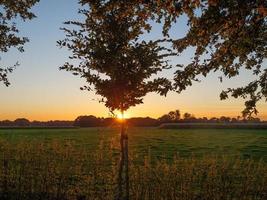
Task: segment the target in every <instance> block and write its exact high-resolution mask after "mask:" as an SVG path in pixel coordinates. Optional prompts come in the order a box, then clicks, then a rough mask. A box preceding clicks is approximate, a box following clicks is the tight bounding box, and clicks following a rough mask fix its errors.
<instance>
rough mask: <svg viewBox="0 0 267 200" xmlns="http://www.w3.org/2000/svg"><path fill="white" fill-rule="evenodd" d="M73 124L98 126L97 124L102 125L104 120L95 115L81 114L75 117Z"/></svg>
mask: <svg viewBox="0 0 267 200" xmlns="http://www.w3.org/2000/svg"><path fill="white" fill-rule="evenodd" d="M73 125H74V126H78V127H96V126H101V125H102V121H101V119H99V118H97V117H95V116H93V115H89V116H79V117H77V118H76V119H75V121H74V124H73Z"/></svg>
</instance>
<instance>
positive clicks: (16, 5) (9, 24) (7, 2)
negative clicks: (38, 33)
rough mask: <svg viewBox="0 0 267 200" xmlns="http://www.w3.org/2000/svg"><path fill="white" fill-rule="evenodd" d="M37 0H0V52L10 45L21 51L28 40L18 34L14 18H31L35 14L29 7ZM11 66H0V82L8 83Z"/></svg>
mask: <svg viewBox="0 0 267 200" xmlns="http://www.w3.org/2000/svg"><path fill="white" fill-rule="evenodd" d="M38 1H39V0H23V1H21V0H2V1H0V35H1V37H0V53H6V52H7V51H8V50H9V49H10V48H11V47H15V48H17V49H18V50H19V51H20V52H23V51H24V49H23V45H24V44H25V43H26V42H28V39H27V38H25V37H20V36H19V35H18V33H19V30H18V29H17V27H16V24H15V23H14V19H15V18H17V17H20V18H21V19H22V20H24V21H25V20H31V19H32V18H34V17H35V15H34V14H33V13H32V12H30V11H29V10H30V8H31V7H32V6H33V5H34V4H35V3H36V2H38ZM17 65H18V63H16V64H15V65H14V66H13V67H12V66H11V67H3V66H0V82H3V83H4V84H5V85H6V86H8V85H9V84H10V83H9V81H8V78H7V74H8V73H10V72H12V71H13V69H14V67H16V66H17Z"/></svg>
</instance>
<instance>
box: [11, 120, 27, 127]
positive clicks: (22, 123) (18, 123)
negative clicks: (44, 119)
mask: <svg viewBox="0 0 267 200" xmlns="http://www.w3.org/2000/svg"><path fill="white" fill-rule="evenodd" d="M30 124H31V122H30V121H29V120H28V119H25V118H18V119H16V120H15V121H14V125H15V126H22V127H26V126H30Z"/></svg>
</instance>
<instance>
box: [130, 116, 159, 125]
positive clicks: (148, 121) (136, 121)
mask: <svg viewBox="0 0 267 200" xmlns="http://www.w3.org/2000/svg"><path fill="white" fill-rule="evenodd" d="M127 121H128V124H129V126H137V127H145V126H156V125H158V124H159V123H158V120H156V119H153V118H150V117H134V118H130V119H128V120H127Z"/></svg>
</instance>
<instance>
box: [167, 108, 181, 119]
mask: <svg viewBox="0 0 267 200" xmlns="http://www.w3.org/2000/svg"><path fill="white" fill-rule="evenodd" d="M168 115H169V116H170V118H171V120H172V121H178V120H179V119H180V118H181V113H180V110H175V111H171V112H169V114H168Z"/></svg>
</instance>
